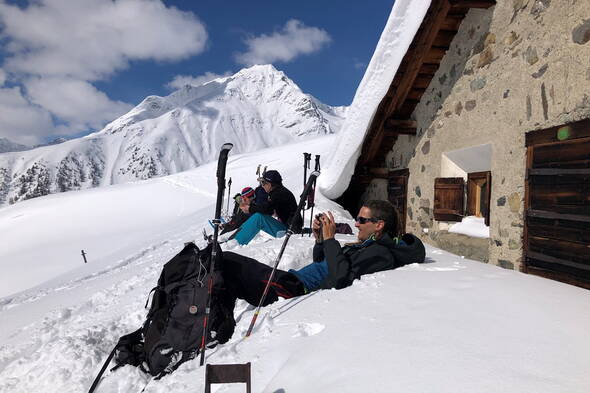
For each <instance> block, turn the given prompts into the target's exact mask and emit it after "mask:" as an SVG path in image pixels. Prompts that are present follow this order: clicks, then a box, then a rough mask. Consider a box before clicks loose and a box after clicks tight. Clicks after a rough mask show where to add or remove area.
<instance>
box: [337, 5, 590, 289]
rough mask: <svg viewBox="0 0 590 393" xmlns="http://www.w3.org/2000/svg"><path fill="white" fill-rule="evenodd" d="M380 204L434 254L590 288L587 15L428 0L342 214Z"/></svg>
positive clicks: (567, 8) (558, 8) (569, 9)
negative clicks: (392, 209) (368, 202)
mask: <svg viewBox="0 0 590 393" xmlns="http://www.w3.org/2000/svg"><path fill="white" fill-rule="evenodd" d="M375 197H377V198H384V199H389V200H391V201H392V202H393V203H394V204H396V205H397V207H398V209H399V210H400V212H401V213H402V217H403V218H404V221H405V222H404V223H403V225H404V227H405V230H406V231H408V232H410V231H411V232H413V233H415V234H416V235H418V236H420V237H421V238H422V239H423V240H424V241H425V242H427V243H430V244H432V245H435V246H437V247H440V248H442V249H445V250H448V251H451V252H453V253H456V254H459V255H463V256H465V257H466V258H470V259H476V260H479V261H482V262H486V263H491V264H494V265H499V266H502V267H504V268H507V269H515V270H520V271H523V272H528V273H534V274H538V275H542V276H546V277H550V278H553V279H557V280H561V281H565V282H569V283H572V284H575V285H579V286H583V287H586V288H590V2H589V1H587V0H497V1H492V0H463V1H462V0H432V2H431V4H430V8H429V10H428V13H427V14H426V16H425V18H424V20H423V22H422V25H421V26H420V28H419V30H418V32H417V33H416V35H415V36H414V39H413V42H412V45H411V46H410V48H409V49H408V51H407V53H406V54H405V56H404V59H403V61H402V63H401V65H400V66H399V68H398V69H397V71H396V73H395V76H394V78H393V82H392V83H391V86H390V87H389V90H388V93H387V94H386V95H385V97H383V100H382V101H381V103H380V104H379V106H378V108H377V109H376V112H375V115H374V116H373V119H372V121H371V124H370V126H369V129H368V130H367V133H366V135H365V138H364V141H363V145H362V150H361V154H360V156H359V159H358V161H357V163H356V168H355V170H354V175H353V176H352V179H351V182H350V185H349V187H348V189H347V190H346V192H345V193H344V194H343V195H342V196H341V197H340V198H339V199H338V201H339V202H340V203H341V204H343V205H344V206H345V207H347V208H348V209H349V210H351V211H353V210H355V209H356V208H357V207H358V205H359V204H360V203H362V201H363V200H365V199H368V198H375ZM469 220H471V223H470V222H469ZM461 228H463V229H461ZM474 233H475V234H474Z"/></svg>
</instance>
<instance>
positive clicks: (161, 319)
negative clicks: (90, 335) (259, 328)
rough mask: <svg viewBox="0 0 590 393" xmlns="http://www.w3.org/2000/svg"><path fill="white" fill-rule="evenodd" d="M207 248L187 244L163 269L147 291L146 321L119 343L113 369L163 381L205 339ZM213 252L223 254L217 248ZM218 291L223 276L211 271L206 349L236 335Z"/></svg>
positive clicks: (193, 354)
mask: <svg viewBox="0 0 590 393" xmlns="http://www.w3.org/2000/svg"><path fill="white" fill-rule="evenodd" d="M211 247H212V244H209V245H208V246H207V248H205V249H204V250H199V248H198V247H197V246H196V245H195V244H194V243H187V244H186V245H185V247H184V248H183V249H182V251H180V252H179V253H178V254H177V255H175V256H174V257H173V258H172V259H171V260H170V261H169V262H167V263H166V264H165V265H164V268H163V269H162V273H161V274H160V278H159V279H158V285H157V286H156V287H155V288H153V289H152V290H151V291H150V294H151V292H153V293H154V294H153V297H152V303H151V307H150V310H149V312H148V314H147V317H146V321H145V323H144V324H143V326H142V327H141V328H140V329H139V330H137V331H135V332H133V333H131V334H128V335H125V336H123V337H121V338H120V339H119V342H118V344H117V346H116V350H115V361H116V363H117V365H116V366H115V368H118V367H121V366H123V365H126V364H131V365H133V366H137V367H140V368H141V369H142V370H143V371H145V372H148V373H150V374H151V375H153V376H156V377H162V376H164V375H165V374H168V373H170V372H172V371H174V370H175V369H176V368H177V367H178V366H179V365H180V364H182V363H183V362H185V361H187V360H189V359H193V358H194V357H195V356H196V355H197V353H198V352H199V348H200V347H201V344H202V338H203V328H204V325H203V322H204V318H205V308H206V302H207V293H208V291H207V286H208V284H209V276H210V274H211V271H210V264H211V263H210V262H211V261H210V256H211ZM217 252H218V253H219V254H218V255H221V249H220V248H219V246H218V250H217ZM222 288H223V279H222V275H221V273H220V272H219V271H215V272H213V297H212V301H211V312H210V315H209V318H210V319H209V322H208V323H209V326H210V328H209V336H208V337H207V341H206V345H207V347H213V346H215V345H217V344H218V343H221V344H222V343H225V342H227V341H228V340H229V339H230V338H231V336H232V334H233V332H234V328H235V321H234V318H233V310H230V309H229V307H227V306H225V305H224V304H223V302H222V301H221V300H220V299H217V297H218V295H217V294H218V293H219V292H221V290H222ZM148 302H149V295H148ZM146 308H147V303H146Z"/></svg>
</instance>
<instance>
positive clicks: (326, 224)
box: [320, 212, 336, 240]
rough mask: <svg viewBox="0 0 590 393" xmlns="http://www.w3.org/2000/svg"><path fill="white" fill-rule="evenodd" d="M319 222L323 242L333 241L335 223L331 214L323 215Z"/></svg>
mask: <svg viewBox="0 0 590 393" xmlns="http://www.w3.org/2000/svg"><path fill="white" fill-rule="evenodd" d="M320 220H321V221H322V234H323V236H324V240H328V239H334V235H335V234H336V222H335V221H334V216H333V215H332V212H326V213H324V214H323V215H322V217H321V218H320Z"/></svg>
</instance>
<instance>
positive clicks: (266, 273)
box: [211, 252, 305, 344]
mask: <svg viewBox="0 0 590 393" xmlns="http://www.w3.org/2000/svg"><path fill="white" fill-rule="evenodd" d="M220 265H221V266H219V267H216V268H218V269H219V272H220V273H221V278H222V280H219V281H218V282H217V283H216V284H215V288H214V290H213V299H212V309H211V330H212V331H215V335H214V336H215V339H216V340H217V341H218V342H219V343H222V344H223V343H225V342H227V341H228V340H229V339H230V338H231V336H232V335H233V333H234V330H235V326H236V322H235V320H234V307H235V305H236V300H237V299H244V300H245V301H247V302H248V303H250V304H251V305H253V306H258V303H260V299H261V298H262V294H263V292H264V287H265V286H266V283H267V282H268V279H269V277H270V273H271V271H272V268H271V267H270V266H268V265H265V264H263V263H260V262H258V261H257V260H256V259H252V258H248V257H245V256H243V255H239V254H236V253H233V252H224V253H223V260H222V261H221V263H220ZM219 272H218V273H219ZM303 294H305V287H304V286H303V283H302V282H301V281H299V279H298V278H297V276H295V275H294V274H292V273H289V272H286V271H284V270H278V269H277V271H276V272H275V276H274V278H273V280H272V282H271V285H270V288H269V291H268V294H267V296H266V299H265V301H264V303H263V306H266V305H268V304H271V303H274V302H276V301H277V299H278V298H279V296H280V297H283V298H287V299H288V298H291V297H294V296H301V295H303Z"/></svg>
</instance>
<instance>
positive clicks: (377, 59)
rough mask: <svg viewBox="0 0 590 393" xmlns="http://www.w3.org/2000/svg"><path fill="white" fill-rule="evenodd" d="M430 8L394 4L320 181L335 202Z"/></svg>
mask: <svg viewBox="0 0 590 393" xmlns="http://www.w3.org/2000/svg"><path fill="white" fill-rule="evenodd" d="M429 6H430V0H397V1H396V2H395V4H394V5H393V9H392V10H391V14H390V15H389V19H388V21H387V24H386V25H385V29H384V30H383V33H381V38H380V39H379V43H378V44H377V48H376V49H375V53H373V57H372V58H371V62H370V63H369V66H368V67H367V71H366V72H365V75H364V76H363V79H362V81H361V83H360V85H359V87H358V88H357V90H356V94H355V96H354V99H353V101H352V104H351V106H350V107H349V108H348V110H347V114H346V120H345V121H344V124H343V125H342V130H341V138H340V140H339V142H338V147H337V148H336V151H338V154H337V155H336V156H335V157H334V160H333V161H332V162H331V163H330V166H329V167H327V168H326V169H327V170H326V171H325V172H324V176H322V178H321V179H320V180H318V187H319V188H320V190H321V191H322V193H323V194H324V195H325V196H326V197H328V198H330V199H336V198H338V197H339V196H340V195H342V193H343V192H344V191H346V189H347V188H348V184H349V183H350V178H351V177H352V175H353V173H354V168H355V165H356V162H357V160H358V157H359V155H360V153H361V147H362V144H363V140H364V138H365V135H366V133H367V131H368V128H369V125H370V124H371V121H372V120H373V116H374V115H375V112H376V111H377V107H378V106H379V103H380V102H381V100H382V99H383V97H384V96H385V94H386V93H387V90H388V89H389V86H390V85H391V82H392V81H393V77H394V76H395V73H396V72H397V69H398V67H399V65H400V63H401V61H402V59H403V57H404V56H405V54H406V52H407V50H408V48H409V47H410V44H411V43H412V40H413V39H414V35H415V34H416V32H417V31H418V28H419V27H420V24H421V23H422V20H423V19H424V17H425V15H426V12H427V11H428V7H429Z"/></svg>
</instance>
